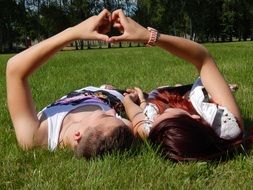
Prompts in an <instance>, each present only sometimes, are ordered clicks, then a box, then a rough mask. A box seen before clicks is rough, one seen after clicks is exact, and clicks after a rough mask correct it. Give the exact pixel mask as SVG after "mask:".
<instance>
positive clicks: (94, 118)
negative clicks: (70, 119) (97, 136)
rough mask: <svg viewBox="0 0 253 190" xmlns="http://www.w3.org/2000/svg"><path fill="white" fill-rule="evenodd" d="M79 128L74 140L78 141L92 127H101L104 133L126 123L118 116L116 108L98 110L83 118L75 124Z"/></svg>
mask: <svg viewBox="0 0 253 190" xmlns="http://www.w3.org/2000/svg"><path fill="white" fill-rule="evenodd" d="M73 125H76V126H75V128H76V129H77V130H76V131H75V134H74V136H75V137H74V140H75V141H77V142H78V140H80V139H81V137H82V134H84V133H85V131H87V130H88V129H89V128H90V127H92V128H96V127H100V130H101V131H102V132H103V133H109V132H111V130H112V129H114V128H116V127H118V126H121V125H125V123H124V122H123V121H122V120H121V119H119V118H117V117H116V112H115V110H114V109H110V110H108V111H102V110H96V111H93V112H91V113H90V114H89V116H88V117H85V118H83V119H82V120H81V121H80V122H78V123H76V124H73Z"/></svg>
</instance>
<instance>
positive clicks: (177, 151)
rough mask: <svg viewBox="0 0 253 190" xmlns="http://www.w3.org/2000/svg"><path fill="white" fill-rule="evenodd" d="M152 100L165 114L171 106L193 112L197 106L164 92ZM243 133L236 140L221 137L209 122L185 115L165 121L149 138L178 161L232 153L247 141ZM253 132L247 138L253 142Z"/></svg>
mask: <svg viewBox="0 0 253 190" xmlns="http://www.w3.org/2000/svg"><path fill="white" fill-rule="evenodd" d="M150 102H152V103H154V104H156V105H157V106H158V108H159V111H161V113H162V112H163V111H164V110H165V109H166V108H167V107H170V108H180V109H183V110H186V111H189V112H191V113H192V111H193V107H192V105H191V103H190V102H189V101H188V100H185V99H184V98H182V96H180V95H179V94H176V93H173V94H170V93H169V92H163V93H160V94H159V95H158V96H157V97H156V98H155V99H151V100H150ZM242 137H243V135H242V134H240V135H239V137H237V138H236V139H233V140H225V139H222V138H220V137H219V136H218V135H216V133H215V132H214V130H213V129H212V128H211V127H210V126H209V125H208V124H206V123H205V122H201V121H199V120H196V119H193V118H192V117H190V116H189V115H186V114H182V115H177V116H175V117H173V118H168V119H166V120H163V121H162V122H160V123H159V124H158V125H156V126H154V127H153V129H152V130H151V131H150V135H149V139H150V141H151V142H152V143H153V144H155V145H159V147H160V150H161V153H162V155H163V156H164V157H165V158H168V159H171V160H174V161H187V160H214V159H221V158H224V156H226V157H227V156H228V155H230V154H231V153H232V152H234V151H235V150H237V148H239V147H241V146H242V144H243V138H242ZM252 137H253V135H250V137H248V138H247V140H248V142H251V141H252V139H253V138H252Z"/></svg>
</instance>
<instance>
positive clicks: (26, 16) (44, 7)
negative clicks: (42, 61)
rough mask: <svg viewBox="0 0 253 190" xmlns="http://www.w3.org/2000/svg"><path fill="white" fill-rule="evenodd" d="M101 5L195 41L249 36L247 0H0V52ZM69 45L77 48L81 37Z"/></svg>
mask: <svg viewBox="0 0 253 190" xmlns="http://www.w3.org/2000/svg"><path fill="white" fill-rule="evenodd" d="M103 8H107V9H108V10H110V11H113V10H115V9H118V8H121V9H123V10H124V12H125V14H126V15H128V16H130V17H133V18H134V19H135V20H136V21H138V22H139V23H140V24H142V25H143V26H152V27H154V28H157V29H158V30H159V31H161V32H163V33H168V34H172V35H177V36H183V37H187V38H190V39H192V40H195V41H198V42H210V41H211V42H219V41H222V42H224V41H233V40H239V41H241V40H248V39H251V40H253V0H0V52H8V51H13V50H15V47H17V46H18V45H20V44H22V45H23V46H24V47H25V46H29V45H30V43H31V41H34V40H38V41H40V40H43V39H45V38H47V37H50V36H52V35H54V34H56V33H58V32H60V31H62V30H63V29H65V28H67V27H69V26H73V25H74V24H77V23H78V22H80V21H82V20H84V19H86V18H88V17H90V16H92V15H95V14H98V13H99V12H100V11H101V10H102V9H103ZM112 34H116V31H114V30H113V31H112V32H111V35H112ZM75 46H76V47H78V46H79V47H81V48H83V41H79V42H78V41H77V42H76V44H75Z"/></svg>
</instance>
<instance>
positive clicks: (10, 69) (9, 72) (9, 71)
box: [6, 57, 17, 76]
mask: <svg viewBox="0 0 253 190" xmlns="http://www.w3.org/2000/svg"><path fill="white" fill-rule="evenodd" d="M15 62H16V61H15V59H14V58H13V57H12V58H10V59H9V60H8V62H7V66H6V76H13V75H15V73H16V70H17V69H16V67H15V65H16V64H15Z"/></svg>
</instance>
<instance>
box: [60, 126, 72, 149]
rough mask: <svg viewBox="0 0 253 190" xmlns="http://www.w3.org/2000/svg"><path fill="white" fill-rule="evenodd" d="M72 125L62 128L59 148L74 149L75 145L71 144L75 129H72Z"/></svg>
mask: <svg viewBox="0 0 253 190" xmlns="http://www.w3.org/2000/svg"><path fill="white" fill-rule="evenodd" d="M71 125H72V123H70V124H69V125H65V126H62V130H61V132H60V136H59V146H60V147H61V148H64V147H70V148H73V145H72V143H71V140H70V139H71V135H72V134H73V133H72V131H73V127H71Z"/></svg>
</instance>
